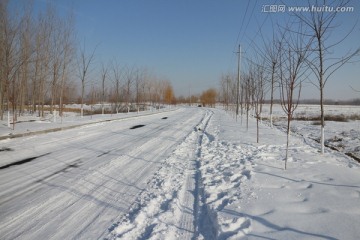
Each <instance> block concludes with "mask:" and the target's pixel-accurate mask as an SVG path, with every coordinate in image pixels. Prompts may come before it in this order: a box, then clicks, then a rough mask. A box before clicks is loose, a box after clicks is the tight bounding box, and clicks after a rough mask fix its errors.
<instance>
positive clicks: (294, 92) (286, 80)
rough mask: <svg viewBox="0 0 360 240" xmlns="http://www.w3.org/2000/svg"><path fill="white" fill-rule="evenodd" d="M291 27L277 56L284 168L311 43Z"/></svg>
mask: <svg viewBox="0 0 360 240" xmlns="http://www.w3.org/2000/svg"><path fill="white" fill-rule="evenodd" d="M293 28H294V26H289V27H287V29H286V30H287V31H286V32H285V33H284V34H286V37H285V39H287V41H286V42H280V43H279V44H280V46H281V54H280V57H279V61H280V64H279V78H280V100H281V107H282V109H283V111H284V112H285V114H286V115H287V127H286V155H285V166H284V169H285V170H286V169H287V161H288V156H289V138H290V125H291V120H292V118H293V114H294V111H295V110H296V108H297V106H298V104H299V99H300V94H301V84H302V81H303V80H304V79H305V77H306V70H307V68H306V67H305V60H306V57H307V55H308V53H309V47H310V43H311V41H310V42H308V43H304V42H303V38H302V36H300V35H297V34H293V33H291V32H290V31H289V29H293ZM301 28H302V25H301V24H300V25H299V29H301Z"/></svg>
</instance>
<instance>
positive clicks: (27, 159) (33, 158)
mask: <svg viewBox="0 0 360 240" xmlns="http://www.w3.org/2000/svg"><path fill="white" fill-rule="evenodd" d="M49 154H50V153H45V154H43V155H40V156H36V157H30V158H25V159H23V160H20V161H17V162H13V163H9V164H6V165H4V166H1V167H0V170H1V169H6V168H9V167H12V166H17V165H21V164H25V163H28V162H31V161H34V160H35V159H37V158H39V157H43V156H46V155H49Z"/></svg>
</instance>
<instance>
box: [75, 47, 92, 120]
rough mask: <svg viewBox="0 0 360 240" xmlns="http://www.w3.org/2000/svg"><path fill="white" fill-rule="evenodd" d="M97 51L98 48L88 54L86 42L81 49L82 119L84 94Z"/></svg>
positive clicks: (79, 66)
mask: <svg viewBox="0 0 360 240" xmlns="http://www.w3.org/2000/svg"><path fill="white" fill-rule="evenodd" d="M95 51H96V47H95V48H94V49H93V50H92V51H91V52H90V54H88V53H87V52H86V47H85V41H84V45H83V46H82V47H80V53H79V54H80V55H79V60H78V71H79V78H80V80H81V100H80V101H81V107H80V108H81V110H80V111H81V112H80V115H81V117H83V116H84V94H85V86H86V81H87V77H88V74H89V70H90V68H89V67H90V65H91V64H92V63H93V62H94V60H95Z"/></svg>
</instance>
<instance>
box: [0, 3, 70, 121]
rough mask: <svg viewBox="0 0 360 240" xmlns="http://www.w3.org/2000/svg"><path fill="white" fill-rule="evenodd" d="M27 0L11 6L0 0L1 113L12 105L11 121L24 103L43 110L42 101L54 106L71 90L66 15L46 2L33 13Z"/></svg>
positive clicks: (32, 108)
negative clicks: (42, 10)
mask: <svg viewBox="0 0 360 240" xmlns="http://www.w3.org/2000/svg"><path fill="white" fill-rule="evenodd" d="M31 9H32V7H31V5H30V3H29V5H26V6H22V7H18V8H12V7H10V1H6V0H1V1H0V36H1V38H0V69H1V70H0V118H1V120H2V119H3V118H4V112H5V111H8V112H9V111H10V110H12V113H13V122H15V121H16V117H17V114H21V113H22V112H23V111H24V109H25V106H27V107H28V108H29V109H31V110H32V111H34V112H35V111H38V113H39V115H40V116H42V115H43V114H44V105H45V102H50V108H51V110H53V107H54V104H55V102H58V101H60V102H63V101H64V100H66V99H67V98H68V96H69V95H70V93H71V89H72V88H73V85H72V84H71V82H70V81H69V74H70V73H71V68H70V65H71V62H72V60H73V59H74V54H75V49H74V29H73V26H74V24H73V18H72V16H71V15H69V16H66V17H65V18H60V17H59V16H58V15H57V14H56V11H55V10H54V8H52V7H50V6H49V7H48V8H47V9H46V10H45V12H41V13H39V14H38V15H37V16H36V17H34V14H33V12H32V10H31Z"/></svg>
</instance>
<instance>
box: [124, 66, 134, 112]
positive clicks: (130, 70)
mask: <svg viewBox="0 0 360 240" xmlns="http://www.w3.org/2000/svg"><path fill="white" fill-rule="evenodd" d="M124 73H125V77H124V79H125V89H124V90H125V101H126V108H127V112H130V104H131V103H130V101H131V88H132V85H133V83H134V81H135V76H136V74H137V71H136V68H135V67H134V66H132V67H126V68H125V72H124Z"/></svg>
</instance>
